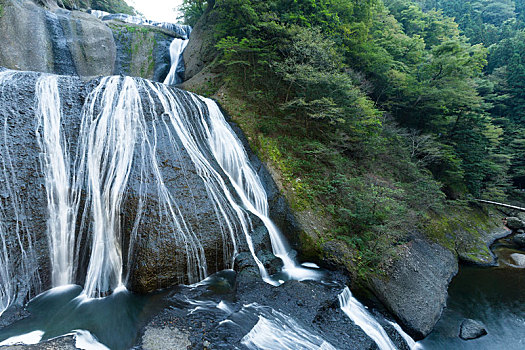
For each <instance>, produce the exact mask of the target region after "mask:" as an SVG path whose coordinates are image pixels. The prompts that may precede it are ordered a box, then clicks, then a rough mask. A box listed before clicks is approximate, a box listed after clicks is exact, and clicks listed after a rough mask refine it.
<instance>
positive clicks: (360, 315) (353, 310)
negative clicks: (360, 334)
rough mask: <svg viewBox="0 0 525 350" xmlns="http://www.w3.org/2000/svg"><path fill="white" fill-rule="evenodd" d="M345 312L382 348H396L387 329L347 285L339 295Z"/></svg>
mask: <svg viewBox="0 0 525 350" xmlns="http://www.w3.org/2000/svg"><path fill="white" fill-rule="evenodd" d="M339 303H340V304H341V309H342V310H343V312H344V313H345V314H346V315H347V316H348V317H349V318H350V319H351V320H352V321H353V322H354V323H355V324H356V325H358V326H359V327H361V328H362V329H363V331H364V332H365V333H366V334H367V335H368V336H369V337H370V338H372V340H373V341H374V342H375V343H376V344H377V346H378V347H379V349H380V350H396V346H395V345H394V343H392V340H390V338H389V337H388V335H387V334H386V332H385V330H384V329H383V327H381V325H380V324H379V323H378V322H377V321H376V320H375V319H374V317H373V316H372V315H371V314H370V313H369V312H368V311H367V310H366V309H365V307H364V306H363V304H361V303H360V302H359V301H358V300H357V299H356V298H354V297H353V296H352V292H350V289H349V288H348V287H346V288H345V289H344V290H343V292H342V293H341V294H340V295H339Z"/></svg>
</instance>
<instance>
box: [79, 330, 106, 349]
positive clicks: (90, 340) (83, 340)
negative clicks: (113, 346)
mask: <svg viewBox="0 0 525 350" xmlns="http://www.w3.org/2000/svg"><path fill="white" fill-rule="evenodd" d="M75 347H76V348H78V349H82V350H109V348H108V347H107V346H105V345H104V344H102V343H100V342H99V341H98V339H97V338H96V337H95V336H93V334H91V333H90V332H88V331H85V330H82V329H77V330H75Z"/></svg>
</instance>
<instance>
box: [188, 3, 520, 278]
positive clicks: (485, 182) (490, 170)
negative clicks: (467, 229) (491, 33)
mask: <svg viewBox="0 0 525 350" xmlns="http://www.w3.org/2000/svg"><path fill="white" fill-rule="evenodd" d="M438 2H439V1H438ZM427 5H428V4H427ZM427 5H425V6H424V7H423V8H422V7H421V6H420V5H419V4H417V3H416V2H415V1H409V0H384V1H381V0H368V1H357V0H356V1H343V0H303V1H297V0H273V1H252V0H217V1H214V2H210V3H207V2H206V1H200V0H187V1H185V4H184V6H183V10H184V11H185V13H186V19H187V20H188V21H189V23H190V24H193V23H195V22H196V21H197V19H198V18H199V16H201V15H202V14H206V16H207V18H206V20H208V21H213V29H214V33H215V41H216V48H217V50H218V52H219V55H218V57H217V59H216V60H215V63H214V68H213V71H214V72H215V73H217V78H216V80H215V81H213V82H211V83H208V84H205V85H202V84H201V86H200V87H199V88H197V90H198V92H200V93H206V94H210V95H211V94H215V95H216V96H217V97H218V98H219V99H220V100H221V102H222V104H223V105H224V106H225V108H226V109H227V110H228V111H229V112H230V113H231V114H232V117H233V118H234V120H235V121H236V122H238V123H239V124H240V125H241V127H242V128H243V130H244V131H245V132H246V133H247V135H248V137H249V139H250V142H251V143H252V146H253V147H254V149H256V150H257V151H258V152H259V154H260V156H262V157H263V158H264V159H266V160H267V161H268V162H269V163H270V164H271V165H272V166H273V167H274V168H275V169H276V173H277V174H278V175H279V176H280V177H281V180H282V183H283V184H284V187H283V190H284V191H285V192H286V193H287V197H288V198H289V199H290V201H291V203H292V205H293V206H294V209H295V210H296V211H297V212H300V213H301V212H302V213H307V214H308V215H309V216H310V217H315V218H317V220H316V222H317V224H316V225H313V226H314V227H313V229H312V232H310V236H309V237H302V244H303V250H304V251H306V252H307V253H311V254H324V255H325V256H324V258H325V259H326V258H328V259H329V258H330V257H329V256H328V257H327V256H326V255H327V254H329V253H328V252H329V249H328V247H329V246H334V245H333V243H334V242H337V245H339V246H340V245H341V244H344V245H345V246H346V247H347V248H348V251H349V253H348V256H347V257H345V258H347V260H348V261H349V263H350V264H351V265H352V266H353V267H354V269H355V270H356V271H357V272H359V273H369V272H370V271H371V270H374V271H375V270H377V267H381V266H382V264H385V263H388V262H389V261H390V260H391V258H395V256H396V249H397V247H399V246H401V245H402V244H403V243H404V242H406V241H407V240H409V239H410V236H411V235H412V234H413V233H414V232H415V231H424V232H427V234H428V235H429V236H430V237H431V238H435V237H433V232H432V230H428V227H430V226H429V225H430V223H431V222H432V220H433V218H435V217H436V216H438V217H439V216H442V215H444V214H445V213H446V212H447V210H448V208H451V204H450V200H456V201H457V200H461V201H464V200H468V199H470V198H472V197H482V198H492V199H506V198H508V197H511V198H515V199H519V194H520V193H521V192H520V191H517V187H519V186H520V185H521V181H522V178H521V177H520V176H522V175H523V172H522V171H521V175H520V169H522V168H521V167H522V164H521V163H522V162H523V160H522V157H520V155H522V154H523V153H522V151H521V153H520V147H522V146H523V143H522V142H521V141H520V140H521V139H520V138H519V137H518V135H520V134H519V131H518V132H517V127H516V123H514V124H512V123H511V122H509V118H510V117H507V118H505V116H504V115H503V114H501V113H499V111H500V110H501V109H502V108H507V109H505V110H506V111H508V113H510V115H513V116H514V114H513V113H512V112H510V110H509V109H508V106H507V105H505V106H502V104H503V105H504V104H505V103H516V102H517V101H519V99H517V96H518V95H516V94H517V92H515V93H512V92H511V91H505V92H503V91H502V90H501V89H503V88H507V89H508V88H509V79H510V77H511V76H510V75H504V74H503V71H504V70H505V69H509V68H508V66H505V68H504V69H502V68H501V67H499V66H498V67H497V68H491V67H492V66H491V64H492V65H493V66H495V65H496V63H493V62H495V59H494V58H493V57H494V55H495V53H494V52H501V53H500V54H499V56H498V57H500V59H501V57H505V56H504V52H506V51H505V50H504V49H500V50H499V51H498V50H496V49H495V48H493V47H491V48H490V50H487V48H485V46H484V45H483V44H482V43H480V42H477V41H472V40H470V39H469V38H468V37H467V36H465V32H463V31H462V30H461V29H460V28H459V27H458V24H457V23H456V22H455V21H454V19H453V18H451V17H449V16H447V15H445V14H444V12H443V11H442V10H436V9H434V8H433V7H432V6H430V7H428V6H427ZM206 9H208V10H206ZM423 9H424V10H423ZM515 21H518V19H517V17H516V18H515ZM504 23H506V22H504ZM502 25H503V24H502ZM501 30H502V31H504V29H503V28H501ZM516 35H518V34H516ZM516 35H513V36H511V37H512V38H515V36H516ZM508 40H511V39H508ZM514 40H519V38H517V39H514ZM502 45H503V44H502ZM507 45H510V44H507ZM513 45H514V46H513V48H515V46H516V43H514V44H513ZM516 50H517V48H516ZM507 51H508V50H507ZM506 54H507V55H511V53H506ZM521 54H523V53H521ZM511 56H512V55H511ZM487 60H488V62H489V65H488V66H487ZM516 61H519V59H517V58H516ZM501 62H503V63H506V64H507V65H508V64H510V62H511V60H509V59H505V58H503V59H501ZM503 63H500V66H501V65H503ZM498 69H499V70H498ZM516 69H517V68H516ZM494 72H496V73H494ZM514 75H516V73H514ZM498 79H499V80H498ZM498 84H499V85H498ZM516 84H518V83H517V82H516ZM498 89H500V90H498ZM511 100H512V101H513V102H510V101H511ZM454 206H457V204H454ZM452 207H453V206H452ZM319 218H322V219H319ZM312 234H313V235H314V236H315V237H312ZM447 239H449V240H451V241H452V242H449V244H446V245H449V246H452V247H453V246H454V242H453V241H454V240H455V237H454V236H453V235H451V236H450V237H449V238H447ZM438 240H439V239H438ZM330 242H331V243H332V245H331V244H330Z"/></svg>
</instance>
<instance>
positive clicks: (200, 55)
mask: <svg viewBox="0 0 525 350" xmlns="http://www.w3.org/2000/svg"><path fill="white" fill-rule="evenodd" d="M212 7H213V6H210V9H211V8H212ZM215 16H216V13H215V11H209V10H208V11H206V12H205V13H204V14H203V15H202V17H201V18H200V19H199V21H198V22H197V24H196V25H195V27H194V28H193V31H192V32H191V36H190V41H189V43H188V46H186V49H185V50H184V55H183V56H184V62H185V64H186V70H185V72H184V79H185V80H188V79H190V78H192V77H193V76H194V75H196V74H197V73H199V72H200V71H201V70H202V69H203V68H204V67H206V66H207V65H208V64H210V63H211V62H212V61H213V60H214V59H215V57H217V53H218V52H217V49H216V48H215V43H216V42H215V38H214V37H213V26H214V23H215V21H216V19H215Z"/></svg>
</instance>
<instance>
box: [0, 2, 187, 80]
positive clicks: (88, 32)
mask: <svg viewBox="0 0 525 350" xmlns="http://www.w3.org/2000/svg"><path fill="white" fill-rule="evenodd" d="M43 5H45V6H46V7H47V8H48V9H44V8H43V7H40V6H38V5H37V4H35V3H34V2H33V1H31V0H6V1H4V4H3V9H4V11H3V15H2V16H1V17H0V41H1V42H2V45H1V46H0V66H3V67H6V68H10V69H15V70H22V71H37V72H45V73H55V74H65V75H79V76H82V77H94V76H107V75H112V74H116V75H118V74H121V75H128V76H136V77H142V78H146V79H151V80H155V81H163V80H164V78H165V77H166V76H167V74H168V72H169V69H170V66H171V61H170V52H169V47H170V44H171V42H172V41H173V38H174V37H177V36H178V34H177V33H176V32H174V31H171V30H167V29H162V28H157V27H153V26H145V25H136V24H129V23H123V22H120V21H107V22H103V21H101V20H100V19H98V18H96V17H95V16H93V15H90V14H87V13H85V12H80V11H68V10H64V9H61V8H58V7H57V6H56V3H55V4H54V5H53V2H51V5H53V6H48V5H46V4H43Z"/></svg>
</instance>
